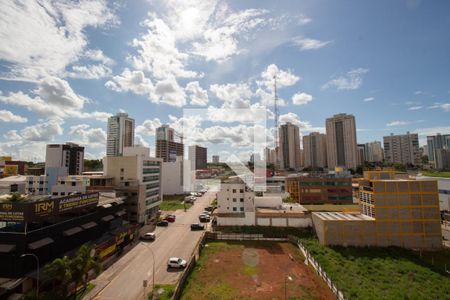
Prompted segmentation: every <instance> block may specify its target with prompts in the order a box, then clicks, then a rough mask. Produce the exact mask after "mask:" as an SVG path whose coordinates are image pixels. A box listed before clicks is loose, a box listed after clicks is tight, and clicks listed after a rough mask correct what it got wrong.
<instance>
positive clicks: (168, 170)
mask: <svg viewBox="0 0 450 300" xmlns="http://www.w3.org/2000/svg"><path fill="white" fill-rule="evenodd" d="M161 166H162V167H161V181H162V182H161V187H162V194H163V195H181V194H183V193H184V187H183V185H184V180H183V178H184V174H183V173H184V161H183V157H181V156H179V157H177V160H176V161H174V162H163V163H162V165H161Z"/></svg>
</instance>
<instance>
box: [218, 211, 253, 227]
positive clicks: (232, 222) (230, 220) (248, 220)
mask: <svg viewBox="0 0 450 300" xmlns="http://www.w3.org/2000/svg"><path fill="white" fill-rule="evenodd" d="M217 225H219V226H244V225H247V226H253V225H255V214H254V213H246V214H245V217H243V218H239V217H217Z"/></svg>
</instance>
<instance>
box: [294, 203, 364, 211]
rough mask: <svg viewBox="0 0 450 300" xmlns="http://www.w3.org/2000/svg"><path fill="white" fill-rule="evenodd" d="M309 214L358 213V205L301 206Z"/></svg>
mask: <svg viewBox="0 0 450 300" xmlns="http://www.w3.org/2000/svg"><path fill="white" fill-rule="evenodd" d="M302 206H303V207H304V208H305V209H306V210H308V211H310V212H355V211H357V212H359V211H360V209H359V205H358V204H302Z"/></svg>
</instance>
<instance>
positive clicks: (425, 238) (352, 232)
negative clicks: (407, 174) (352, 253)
mask: <svg viewBox="0 0 450 300" xmlns="http://www.w3.org/2000/svg"><path fill="white" fill-rule="evenodd" d="M394 177H395V175H394V173H393V172H381V171H375V172H365V174H364V180H362V181H360V186H359V202H360V212H361V213H360V214H358V215H349V214H343V213H313V214H312V218H313V223H314V227H315V229H316V232H317V235H318V237H319V241H320V242H321V243H322V244H326V245H343V246H399V247H405V248H414V249H433V248H440V247H441V246H442V234H441V225H440V211H439V196H438V188H437V181H436V180H426V181H425V180H423V181H422V180H421V181H416V180H405V179H395V178H394ZM381 178H382V179H381Z"/></svg>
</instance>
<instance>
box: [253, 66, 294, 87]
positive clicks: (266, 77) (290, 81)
mask: <svg viewBox="0 0 450 300" xmlns="http://www.w3.org/2000/svg"><path fill="white" fill-rule="evenodd" d="M274 76H276V78H277V88H279V89H281V88H283V87H287V86H292V85H294V84H296V83H297V82H298V81H299V80H300V79H301V78H300V77H299V76H297V75H295V74H294V73H292V71H290V70H287V71H284V70H280V69H279V68H278V66H277V65H275V64H271V65H269V66H268V67H267V69H266V70H264V71H263V72H262V73H261V80H257V81H256V83H257V84H258V85H259V86H263V87H265V88H266V89H267V90H269V91H273V87H274Z"/></svg>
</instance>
